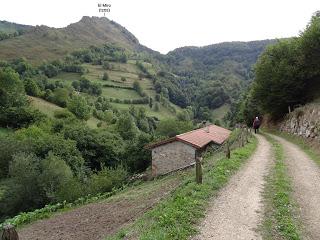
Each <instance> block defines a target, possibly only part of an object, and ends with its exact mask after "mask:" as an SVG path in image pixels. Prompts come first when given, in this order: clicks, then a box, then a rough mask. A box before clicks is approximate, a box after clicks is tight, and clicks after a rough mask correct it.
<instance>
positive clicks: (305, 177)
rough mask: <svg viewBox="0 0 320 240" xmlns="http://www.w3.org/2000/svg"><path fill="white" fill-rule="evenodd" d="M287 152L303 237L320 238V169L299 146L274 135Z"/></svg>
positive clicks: (313, 239)
mask: <svg viewBox="0 0 320 240" xmlns="http://www.w3.org/2000/svg"><path fill="white" fill-rule="evenodd" d="M272 137H274V138H275V139H276V140H278V141H279V142H280V143H281V144H282V146H283V148H284V153H285V160H286V164H287V166H288V172H289V176H290V177H291V179H292V185H293V197H294V198H295V201H296V202H297V204H298V206H299V212H300V215H301V216H300V218H301V222H302V224H303V235H304V236H303V239H308V240H309V239H310V240H311V239H312V240H317V239H320V187H319V184H320V169H319V167H318V166H317V164H316V163H315V162H314V161H313V160H312V159H310V158H309V156H308V155H307V154H305V153H304V152H303V151H302V150H301V149H300V148H299V147H298V146H296V145H295V144H293V143H290V142H288V141H287V140H285V139H283V138H280V137H277V136H274V135H272Z"/></svg>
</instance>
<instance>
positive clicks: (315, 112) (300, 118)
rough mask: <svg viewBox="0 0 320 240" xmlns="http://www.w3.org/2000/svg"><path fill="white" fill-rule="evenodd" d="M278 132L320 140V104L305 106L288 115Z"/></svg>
mask: <svg viewBox="0 0 320 240" xmlns="http://www.w3.org/2000/svg"><path fill="white" fill-rule="evenodd" d="M280 130H281V131H285V132H289V133H292V134H295V135H299V136H302V137H305V138H313V139H318V140H320V104H315V103H312V104H307V105H305V106H303V107H299V108H297V109H295V110H294V111H293V112H291V113H290V114H288V115H287V116H286V118H285V120H284V121H283V122H282V123H281V124H280Z"/></svg>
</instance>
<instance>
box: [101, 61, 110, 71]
mask: <svg viewBox="0 0 320 240" xmlns="http://www.w3.org/2000/svg"><path fill="white" fill-rule="evenodd" d="M103 69H105V70H110V69H111V66H110V63H109V62H106V61H105V62H103Z"/></svg>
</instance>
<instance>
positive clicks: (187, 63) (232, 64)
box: [160, 40, 276, 118]
mask: <svg viewBox="0 0 320 240" xmlns="http://www.w3.org/2000/svg"><path fill="white" fill-rule="evenodd" d="M275 42H276V40H262V41H252V42H226V43H219V44H213V45H209V46H205V47H182V48H178V49H176V50H174V51H171V52H169V53H168V54H167V55H166V56H165V58H164V59H163V60H162V62H165V63H166V64H167V66H168V69H169V70H168V71H169V72H172V73H174V74H173V75H166V76H165V79H162V80H161V79H160V82H162V86H166V88H168V89H169V97H170V100H172V101H173V102H174V103H175V104H178V105H180V106H182V107H183V106H184V105H196V106H195V111H196V116H197V117H199V118H208V117H209V116H210V111H211V110H214V109H217V108H219V107H221V106H223V105H226V104H227V105H228V104H230V103H233V102H234V101H235V100H236V99H238V97H239V95H240V93H241V92H243V90H244V89H245V88H246V87H247V86H248V85H249V83H250V80H252V79H253V71H252V67H253V65H254V64H255V62H256V60H257V59H258V57H259V55H260V54H261V53H262V51H263V50H264V49H265V47H266V46H267V45H270V44H273V43H275ZM173 89H175V91H174V90H173ZM179 89H180V90H179ZM173 92H175V93H173ZM177 96H179V100H178V101H177V99H176V98H177Z"/></svg>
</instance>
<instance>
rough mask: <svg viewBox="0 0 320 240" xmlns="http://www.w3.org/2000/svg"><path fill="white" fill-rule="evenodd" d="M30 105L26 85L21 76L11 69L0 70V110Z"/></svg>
mask: <svg viewBox="0 0 320 240" xmlns="http://www.w3.org/2000/svg"><path fill="white" fill-rule="evenodd" d="M27 105H28V101H27V97H26V94H25V90H24V85H23V83H22V81H21V80H20V79H19V75H18V74H17V73H16V72H15V71H14V70H13V69H11V68H5V69H1V68H0V108H1V107H3V108H9V107H24V106H27Z"/></svg>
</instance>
